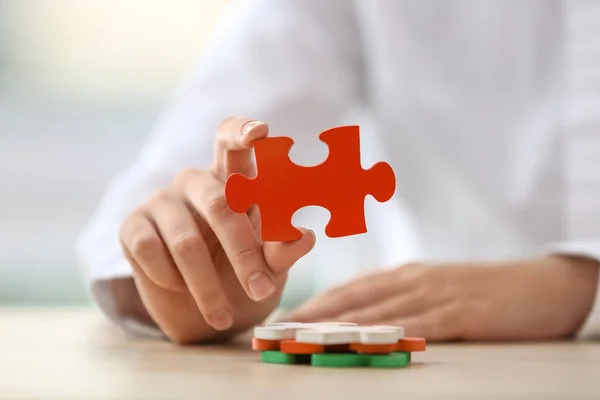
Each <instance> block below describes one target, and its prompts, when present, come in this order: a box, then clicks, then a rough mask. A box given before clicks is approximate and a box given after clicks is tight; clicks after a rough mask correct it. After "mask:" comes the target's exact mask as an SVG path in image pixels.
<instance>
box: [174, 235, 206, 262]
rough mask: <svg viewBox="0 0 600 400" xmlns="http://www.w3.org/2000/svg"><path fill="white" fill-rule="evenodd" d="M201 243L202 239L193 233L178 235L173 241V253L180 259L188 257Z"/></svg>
mask: <svg viewBox="0 0 600 400" xmlns="http://www.w3.org/2000/svg"><path fill="white" fill-rule="evenodd" d="M202 242H203V239H202V237H201V236H200V235H199V234H197V233H195V232H194V233H182V234H179V235H177V236H176V237H175V238H174V239H173V244H172V248H173V252H174V253H176V254H177V255H178V256H180V257H184V258H185V257H189V256H191V255H192V254H194V253H195V252H196V251H197V250H198V248H199V246H201V245H202Z"/></svg>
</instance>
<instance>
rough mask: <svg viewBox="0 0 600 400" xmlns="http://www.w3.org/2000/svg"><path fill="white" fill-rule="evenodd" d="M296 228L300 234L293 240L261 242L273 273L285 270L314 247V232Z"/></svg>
mask: <svg viewBox="0 0 600 400" xmlns="http://www.w3.org/2000/svg"><path fill="white" fill-rule="evenodd" d="M298 229H299V230H300V231H301V232H302V236H301V237H300V239H298V240H295V241H293V242H265V243H264V244H263V253H264V256H265V260H266V262H267V265H268V266H269V267H270V268H271V271H273V272H274V273H276V274H277V273H281V272H285V271H287V270H288V269H290V268H291V267H292V266H293V265H294V264H295V263H296V262H297V261H298V260H299V259H300V258H302V257H304V256H305V255H306V254H308V252H310V251H311V250H312V249H313V247H315V243H316V236H315V233H314V232H313V231H312V230H310V229H305V228H298Z"/></svg>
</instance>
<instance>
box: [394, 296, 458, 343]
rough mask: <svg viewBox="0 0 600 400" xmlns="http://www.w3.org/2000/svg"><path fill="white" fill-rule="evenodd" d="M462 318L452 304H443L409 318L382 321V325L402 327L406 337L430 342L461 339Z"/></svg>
mask: <svg viewBox="0 0 600 400" xmlns="http://www.w3.org/2000/svg"><path fill="white" fill-rule="evenodd" d="M463 321H464V317H463V313H461V311H460V308H459V307H458V306H457V305H456V304H455V303H453V302H447V303H444V304H442V305H440V306H438V307H433V308H430V309H428V310H427V311H425V312H423V313H419V314H417V315H414V316H412V317H409V318H401V319H395V320H391V321H389V320H388V321H384V323H383V324H387V325H390V324H391V325H398V326H402V327H404V331H405V334H406V336H416V337H423V338H425V339H427V340H430V341H447V340H457V339H462V338H463V336H464V335H463V332H464V323H463Z"/></svg>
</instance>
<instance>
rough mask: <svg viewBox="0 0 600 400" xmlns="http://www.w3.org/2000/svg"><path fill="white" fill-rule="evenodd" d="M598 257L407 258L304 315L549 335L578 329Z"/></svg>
mask: <svg viewBox="0 0 600 400" xmlns="http://www.w3.org/2000/svg"><path fill="white" fill-rule="evenodd" d="M597 279H598V266H597V263H596V262H595V261H592V260H588V259H583V258H575V257H562V256H556V257H554V256H553V257H549V258H545V259H540V260H534V261H521V262H510V263H501V264H494V265H476V264H471V265H440V266H426V265H422V264H411V265H406V266H403V267H400V268H397V269H394V270H389V271H382V272H376V273H373V274H369V275H368V276H365V277H362V278H359V279H356V280H354V281H352V282H350V283H349V284H347V285H344V286H341V287H338V288H335V289H333V290H330V291H328V292H326V293H324V294H322V295H320V296H317V297H315V298H313V299H312V300H310V301H308V302H307V303H306V304H304V305H302V306H300V307H299V308H298V309H296V310H295V311H293V312H292V313H291V315H289V316H288V317H289V320H292V321H300V322H313V321H326V320H329V321H344V322H355V323H359V324H378V325H379V324H387V325H389V324H394V325H400V326H403V327H404V328H405V331H406V334H407V336H420V337H425V338H427V339H428V340H432V341H446V340H542V339H558V338H564V337H567V336H570V335H573V334H574V333H575V332H576V331H577V330H578V329H579V327H580V326H581V324H582V323H583V321H584V320H585V318H586V316H587V315H588V313H589V312H590V310H591V307H592V304H593V301H594V298H595V292H596V286H597V282H598V280H597Z"/></svg>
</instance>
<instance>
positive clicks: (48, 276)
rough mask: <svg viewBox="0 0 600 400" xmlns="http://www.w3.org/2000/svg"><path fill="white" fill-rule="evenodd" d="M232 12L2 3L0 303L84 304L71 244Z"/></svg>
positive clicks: (212, 7)
mask: <svg viewBox="0 0 600 400" xmlns="http://www.w3.org/2000/svg"><path fill="white" fill-rule="evenodd" d="M232 3H233V1H231V0H202V1H192V0H190V1H183V0H179V1H169V2H165V1H160V2H158V1H142V0H129V1H127V2H121V1H116V0H88V1H76V0H53V1H33V0H0V304H6V303H13V304H14V303H16V304H35V303H44V304H53V303H54V304H56V303H63V304H65V303H84V302H88V301H89V300H88V297H87V294H86V291H85V288H84V286H83V285H82V281H81V275H80V273H79V271H78V266H77V263H76V258H75V253H74V242H75V238H76V236H77V234H78V233H79V231H80V230H81V228H82V227H83V225H84V224H85V222H86V220H87V219H88V218H89V216H90V214H91V212H92V211H93V209H94V207H95V206H96V204H97V202H98V200H99V197H100V196H101V194H102V193H103V191H104V189H105V188H106V185H107V184H108V183H109V181H110V180H111V179H112V178H113V177H114V175H115V174H117V173H118V171H120V170H121V169H122V168H123V167H124V166H125V165H126V164H127V163H128V161H129V160H130V158H131V157H132V156H133V155H135V153H136V152H137V151H138V149H139V147H140V145H141V142H142V141H143V139H144V138H145V136H146V135H147V133H148V130H149V128H150V126H151V125H152V123H153V122H154V120H155V118H156V117H157V114H158V113H159V112H160V110H161V108H162V107H163V106H164V105H165V103H166V102H167V101H168V100H169V98H170V96H172V94H173V93H174V91H175V90H176V89H177V87H178V85H179V84H180V83H181V81H183V80H184V79H185V78H187V76H188V74H189V73H190V72H191V70H192V69H193V68H194V67H195V65H196V64H197V62H198V61H199V59H201V57H202V50H203V48H204V46H205V45H206V43H207V41H209V40H210V37H211V32H213V30H214V28H215V26H216V24H218V22H219V18H220V17H221V16H222V14H223V13H224V12H225V11H226V10H227V7H229V6H231V4H232ZM115 150H116V151H115Z"/></svg>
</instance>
